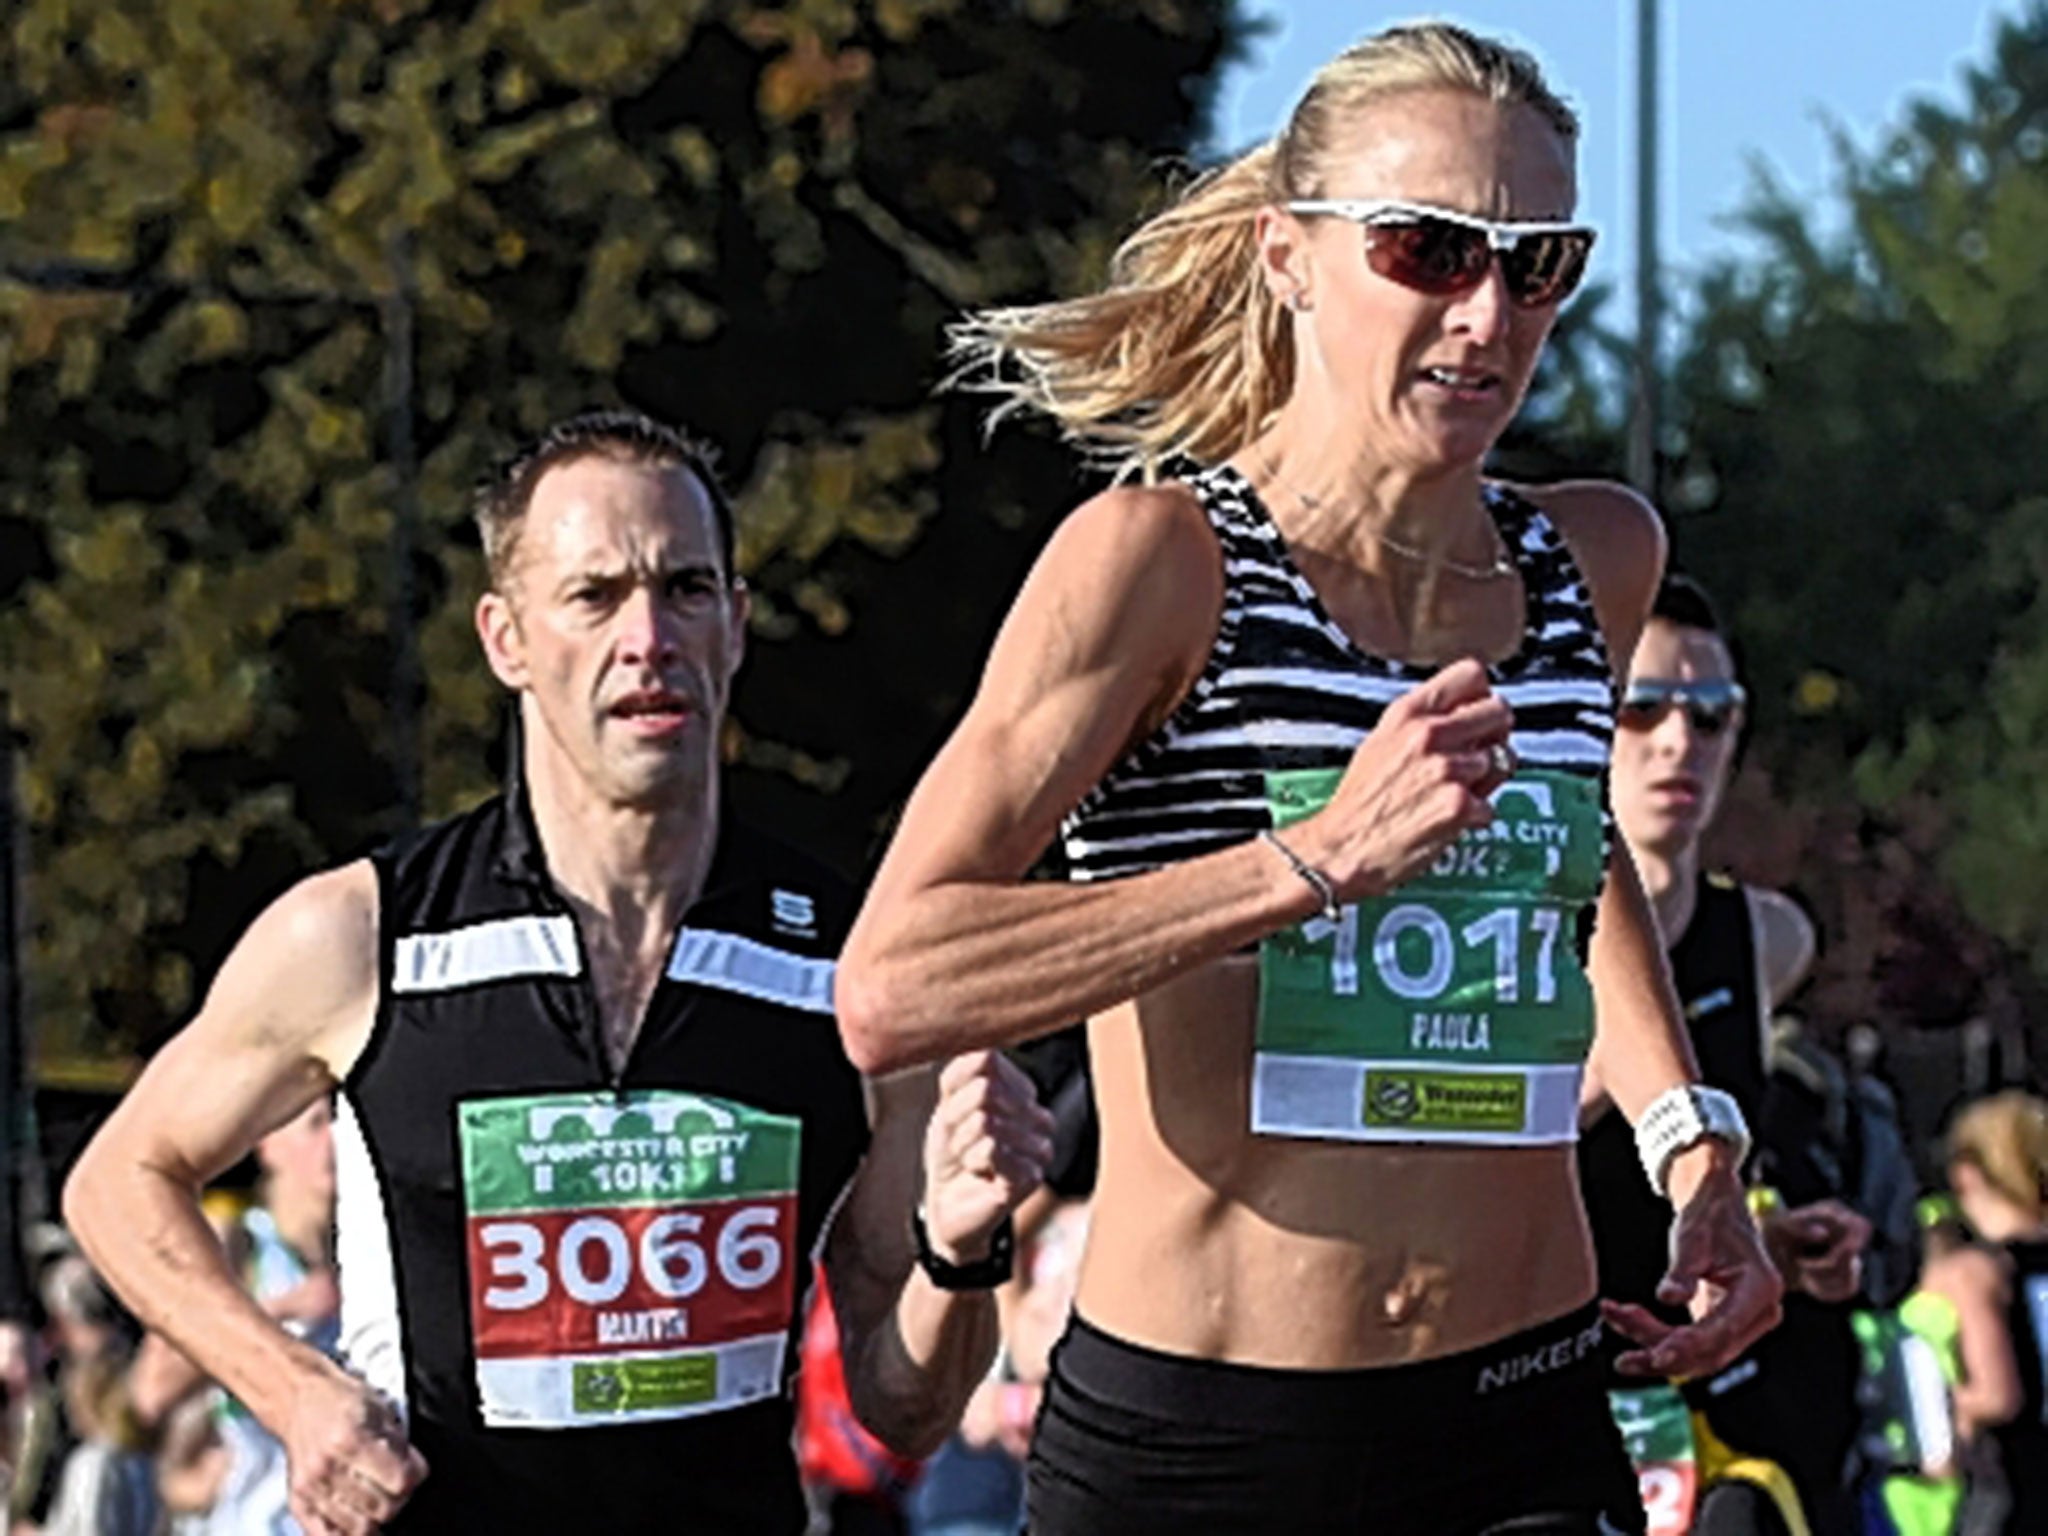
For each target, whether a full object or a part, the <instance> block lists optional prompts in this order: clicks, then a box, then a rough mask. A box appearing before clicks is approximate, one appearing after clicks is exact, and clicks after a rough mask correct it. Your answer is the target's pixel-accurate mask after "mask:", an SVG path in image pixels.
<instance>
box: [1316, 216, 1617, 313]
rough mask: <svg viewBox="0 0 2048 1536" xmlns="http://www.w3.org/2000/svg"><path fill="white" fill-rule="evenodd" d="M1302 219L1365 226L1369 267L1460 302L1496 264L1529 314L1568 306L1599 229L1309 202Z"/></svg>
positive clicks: (1510, 293) (1392, 279) (1405, 285)
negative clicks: (1319, 217)
mask: <svg viewBox="0 0 2048 1536" xmlns="http://www.w3.org/2000/svg"><path fill="white" fill-rule="evenodd" d="M1287 207H1288V208H1289V210H1290V211H1292V212H1294V213H1327V214H1331V215H1333V216H1334V217H1336V218H1340V219H1350V220H1352V221H1353V222H1354V223H1358V224H1363V225H1364V226H1365V264H1366V265H1367V266H1369V267H1371V268H1372V269H1373V271H1375V272H1377V273H1378V274H1379V275H1380V276H1381V277H1384V278H1386V279H1387V280H1388V281H1389V282H1395V283H1399V284H1400V285H1401V286H1402V287H1403V288H1412V289H1414V290H1415V291H1416V292H1417V293H1426V294H1428V295H1429V296H1430V297H1431V298H1436V299H1452V298H1456V297H1458V296H1459V295H1460V294H1466V293H1470V292H1471V291H1472V290H1473V289H1475V288H1477V287H1478V286H1479V285H1480V284H1481V283H1483V282H1485V281H1486V274H1487V273H1488V272H1489V271H1490V270H1492V267H1493V259H1494V257H1495V256H1498V257H1500V269H1501V273H1502V275H1503V276H1505V277H1506V278H1507V285H1508V298H1509V299H1510V300H1511V301H1512V302H1514V303H1515V304H1516V305H1518V306H1520V307H1521V308H1523V309H1541V308H1543V307H1544V306H1545V305H1548V304H1562V303H1563V302H1564V301H1565V300H1566V299H1568V298H1570V297H1571V294H1572V290H1573V289H1575V288H1577V287H1578V286H1579V279H1580V278H1582V277H1584V276H1585V275H1586V258H1587V257H1588V256H1590V255H1591V254H1592V251H1593V231H1592V230H1590V229H1588V228H1587V227H1586V226H1585V225H1583V224H1546V223H1540V222H1539V223H1515V224H1496V223H1495V222H1493V221H1492V220H1491V219H1480V218H1474V217H1473V216H1472V215H1471V214H1469V213H1458V212H1456V211H1454V210H1452V209H1449V208H1432V207H1430V206H1429V205H1428V204H1426V203H1403V202H1390V201H1387V200H1384V199H1381V200H1376V201H1370V202H1361V201H1359V200H1358V199H1356V198H1309V199H1305V200H1303V201H1300V202H1291V203H1289V204H1288V205H1287Z"/></svg>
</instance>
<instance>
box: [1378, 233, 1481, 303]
mask: <svg viewBox="0 0 2048 1536" xmlns="http://www.w3.org/2000/svg"><path fill="white" fill-rule="evenodd" d="M1365 263H1366V265H1367V266H1369V267H1371V268H1372V269H1373V271H1375V272H1377V273H1379V275H1380V276H1381V277H1384V278H1386V279H1387V280H1388V281H1389V282H1394V283H1399V284H1400V285H1401V286H1402V287H1403V288H1413V289H1414V290H1415V291H1416V292H1417V293H1426V294H1428V295H1429V296H1430V297H1431V298H1436V299H1447V298H1451V297H1453V296H1455V295H1457V294H1460V293H1469V292H1471V290H1473V289H1474V288H1477V287H1478V286H1479V284H1480V282H1481V281H1482V280H1484V278H1485V277H1486V269H1487V268H1488V267H1489V266H1491V265H1492V263H1493V251H1492V250H1491V249H1490V248H1489V247H1488V246H1487V243H1486V233H1485V231H1483V230H1477V229H1472V228H1470V227H1469V226H1467V225H1464V224H1453V223H1452V222H1451V221H1450V220H1449V219H1432V218H1427V217H1417V218H1415V219H1412V220H1404V221H1403V222H1401V223H1399V224H1392V223H1389V224H1368V225H1366V227H1365Z"/></svg>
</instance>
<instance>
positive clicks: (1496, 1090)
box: [1364, 1067, 1529, 1131]
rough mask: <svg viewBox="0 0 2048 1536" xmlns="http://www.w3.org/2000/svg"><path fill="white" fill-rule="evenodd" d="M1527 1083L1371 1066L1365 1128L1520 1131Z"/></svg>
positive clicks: (1509, 1078)
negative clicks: (1392, 1126) (1382, 1126)
mask: <svg viewBox="0 0 2048 1536" xmlns="http://www.w3.org/2000/svg"><path fill="white" fill-rule="evenodd" d="M1528 1102H1529V1085H1528V1084H1527V1083H1526V1082H1524V1081H1523V1080H1522V1079H1521V1078H1519V1077H1515V1076H1511V1075H1509V1074H1506V1073H1500V1072H1407V1071H1400V1070H1396V1069H1391V1068H1378V1067H1372V1068H1368V1069H1367V1070H1366V1074H1365V1112H1364V1123H1365V1124H1367V1125H1399V1126H1408V1127H1410V1128H1411V1129H1414V1130H1418V1131H1519V1130H1520V1129H1521V1128H1522V1125H1523V1122H1524V1120H1525V1119H1526V1117H1527V1114H1528Z"/></svg>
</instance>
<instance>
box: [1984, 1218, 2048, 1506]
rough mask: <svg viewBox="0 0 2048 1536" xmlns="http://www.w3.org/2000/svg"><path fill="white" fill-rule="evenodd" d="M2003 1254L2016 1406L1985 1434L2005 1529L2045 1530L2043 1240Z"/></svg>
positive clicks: (2047, 1296) (2047, 1301)
mask: <svg viewBox="0 0 2048 1536" xmlns="http://www.w3.org/2000/svg"><path fill="white" fill-rule="evenodd" d="M2005 1252H2006V1257H2007V1258H2008V1259H2009V1260H2010V1261H2011V1266H2012V1267H2011V1270H2010V1272H2009V1279H2010V1282H2011V1286H2012V1291H2011V1296H2010V1298H2009V1299H2008V1301H2007V1303H2006V1312H2005V1319H2006V1327H2007V1329H2008V1330H2009V1331H2010V1333H2011V1334H2012V1353H2013V1363H2014V1364H2015V1365H2017V1366H2018V1367H2019V1376H2020V1407H2019V1412H2017V1413H2015V1414H2014V1415H2013V1416H2012V1418H2011V1419H2009V1420H2008V1421H2007V1422H2005V1423H2003V1424H2000V1425H1999V1426H1997V1428H1995V1429H1993V1430H1992V1431H1991V1432H1990V1434H1991V1439H1992V1442H1993V1443H1994V1444H1995V1445H1996V1446H1997V1447H1998V1459H1999V1463H2000V1465H2001V1466H2002V1467H2003V1469H2004V1471H2005V1478H2006V1482H2007V1484H2008V1485H2009V1488H2010V1492H2011V1495H2012V1513H2011V1515H2010V1516H2009V1517H2008V1522H2009V1523H2008V1524H2007V1527H2006V1528H2007V1529H2008V1530H2013V1531H2048V1242H2044V1241H2042V1240H2040V1239H2038V1238H2037V1239H2034V1240H2033V1241H2030V1242H2011V1243H2007V1244H2005Z"/></svg>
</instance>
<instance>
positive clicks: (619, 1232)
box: [477, 1205, 785, 1312]
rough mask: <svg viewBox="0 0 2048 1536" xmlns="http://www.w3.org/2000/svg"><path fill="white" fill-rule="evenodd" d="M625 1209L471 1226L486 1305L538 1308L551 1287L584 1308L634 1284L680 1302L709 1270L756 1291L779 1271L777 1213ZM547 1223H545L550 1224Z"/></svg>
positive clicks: (598, 1304) (512, 1309) (608, 1300)
mask: <svg viewBox="0 0 2048 1536" xmlns="http://www.w3.org/2000/svg"><path fill="white" fill-rule="evenodd" d="M629 1222H631V1217H630V1215H625V1216H623V1217H614V1216H610V1215H584V1216H578V1217H576V1218H575V1219H574V1220H571V1221H569V1222H567V1223H566V1224H554V1223H548V1222H546V1221H545V1220H544V1219H541V1220H536V1219H531V1218H519V1219H506V1220H499V1221H492V1222H486V1223H484V1224H483V1225H482V1226H481V1227H479V1229H478V1231H477V1238H478V1241H479V1242H480V1243H481V1244H482V1247H483V1251H484V1255H485V1259H486V1262H487V1265H488V1270H487V1274H486V1278H485V1285H484V1289H483V1296H482V1300H483V1304H484V1306H485V1307H487V1308H488V1309H490V1310H491V1311H494V1312H519V1311H524V1310H525V1309H526V1308H528V1307H535V1306H540V1305H543V1304H544V1303H546V1302H547V1301H548V1300H549V1298H550V1297H551V1296H553V1295H554V1293H555V1291H556V1290H557V1288H559V1289H560V1291H561V1292H562V1293H563V1294H565V1295H567V1296H568V1297H569V1298H570V1299H572V1300H574V1301H578V1302H581V1303H582V1304H583V1305H585V1306H593V1307H602V1306H608V1305H610V1304H611V1303H612V1302H615V1301H617V1300H619V1299H620V1298H621V1297H622V1296H624V1295H625V1294H626V1292H627V1290H628V1289H629V1288H633V1287H634V1285H635V1282H636V1281H637V1282H638V1286H639V1287H640V1288H644V1290H645V1291H647V1292H648V1293H650V1294H651V1295H652V1296H654V1297H659V1298H660V1299H661V1300H664V1301H687V1300H689V1299H690V1298H691V1297H693V1296H695V1295H697V1293H698V1292H700V1291H702V1290H703V1289H704V1286H705V1284H706V1282H707V1281H709V1280H710V1279H711V1277H712V1275H713V1273H714V1271H715V1273H716V1275H717V1278H718V1279H719V1280H721V1281H723V1282H724V1283H725V1284H726V1285H728V1286H730V1287H732V1288H733V1289H734V1290H737V1291H757V1290H759V1289H761V1288H762V1287H763V1286H765V1285H769V1284H771V1283H772V1282H773V1281H774V1280H775V1279H776V1278H777V1277H778V1276H779V1275H780V1274H781V1273H782V1270H783V1265H784V1262H785V1259H784V1254H783V1246H782V1242H781V1239H780V1237H779V1236H778V1235H777V1231H776V1227H777V1223H778V1212H777V1210H776V1208H775V1207H773V1206H767V1205H755V1206H740V1207H737V1208H735V1209H731V1210H729V1211H726V1212H724V1213H722V1214H718V1215H714V1216H711V1217H710V1218H708V1219H707V1217H706V1216H705V1215H704V1214H701V1213H699V1212H697V1211H668V1212H663V1213H660V1214H658V1215H653V1216H652V1218H651V1219H649V1220H646V1221H645V1222H633V1223H631V1224H632V1225H634V1226H638V1227H639V1230H638V1232H637V1233H636V1232H633V1231H630V1230H629V1225H628V1224H629ZM551 1228H552V1230H551Z"/></svg>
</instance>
